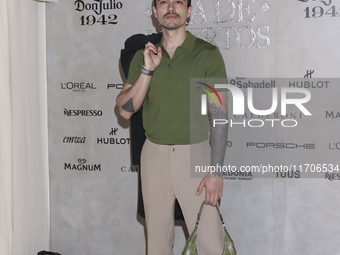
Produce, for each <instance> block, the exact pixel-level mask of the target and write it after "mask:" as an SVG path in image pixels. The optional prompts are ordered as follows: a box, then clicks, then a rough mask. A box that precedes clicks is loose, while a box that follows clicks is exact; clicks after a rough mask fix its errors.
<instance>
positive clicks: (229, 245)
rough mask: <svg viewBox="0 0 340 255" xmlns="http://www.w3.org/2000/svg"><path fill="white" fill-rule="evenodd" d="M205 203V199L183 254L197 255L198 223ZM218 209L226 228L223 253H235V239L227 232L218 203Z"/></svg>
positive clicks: (223, 254) (227, 254)
mask: <svg viewBox="0 0 340 255" xmlns="http://www.w3.org/2000/svg"><path fill="white" fill-rule="evenodd" d="M204 203H205V201H203V203H202V205H201V208H200V210H199V212H198V215H197V221H196V225H195V228H194V230H193V231H192V233H191V235H190V237H189V238H188V240H187V242H186V244H185V247H184V249H183V251H182V255H197V250H196V238H197V227H198V223H199V221H200V218H201V214H202V209H203V206H204ZM216 209H217V212H218V215H219V216H220V219H221V222H222V226H223V228H224V249H223V252H222V255H235V254H236V250H235V246H234V242H233V240H231V238H230V236H229V234H228V232H227V229H226V227H225V224H224V222H223V218H222V215H221V213H220V209H219V208H218V205H216Z"/></svg>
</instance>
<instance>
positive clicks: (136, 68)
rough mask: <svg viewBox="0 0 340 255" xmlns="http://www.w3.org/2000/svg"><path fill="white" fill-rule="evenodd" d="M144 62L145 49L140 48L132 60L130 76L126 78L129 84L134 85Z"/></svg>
mask: <svg viewBox="0 0 340 255" xmlns="http://www.w3.org/2000/svg"><path fill="white" fill-rule="evenodd" d="M143 63H144V59H143V51H142V50H139V51H137V52H136V54H135V55H134V57H133V58H132V60H131V63H130V67H129V73H128V78H127V79H126V83H127V84H131V85H133V84H134V83H135V81H136V80H137V78H138V77H139V75H140V72H141V69H142V66H143Z"/></svg>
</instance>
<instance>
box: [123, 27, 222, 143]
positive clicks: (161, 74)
mask: <svg viewBox="0 0 340 255" xmlns="http://www.w3.org/2000/svg"><path fill="white" fill-rule="evenodd" d="M155 46H156V47H158V46H161V47H162V61H161V64H160V65H159V66H158V67H157V68H156V69H155V71H154V74H153V77H152V79H151V82H150V85H149V88H148V92H147V95H146V97H145V100H144V102H143V127H144V129H145V136H146V137H147V138H148V139H149V140H150V141H151V142H154V143H157V144H168V145H173V144H189V143H190V78H226V70H225V65H224V61H223V58H222V56H221V53H220V51H219V50H218V48H217V47H215V46H213V45H212V44H210V43H207V42H205V41H203V40H201V39H199V38H196V37H195V36H193V35H192V34H191V33H190V32H188V31H187V36H186V38H185V40H184V42H183V43H182V45H181V46H179V47H177V49H176V51H175V53H174V55H173V57H172V58H170V56H169V54H168V53H167V51H166V50H165V49H164V48H163V39H162V40H161V42H160V43H158V44H156V45H155ZM143 50H144V49H142V50H139V51H138V52H136V54H135V56H134V58H133V59H132V61H131V64H130V69H129V75H128V78H127V81H126V83H128V84H131V85H133V84H134V82H135V81H136V80H137V78H138V76H139V75H140V73H141V68H142V66H143V65H144V60H143ZM203 126H204V128H203V131H202V130H200V132H198V133H199V134H200V137H201V139H199V140H200V141H204V140H207V139H208V132H209V130H210V125H209V123H208V120H206V123H204V124H203ZM200 141H197V142H200Z"/></svg>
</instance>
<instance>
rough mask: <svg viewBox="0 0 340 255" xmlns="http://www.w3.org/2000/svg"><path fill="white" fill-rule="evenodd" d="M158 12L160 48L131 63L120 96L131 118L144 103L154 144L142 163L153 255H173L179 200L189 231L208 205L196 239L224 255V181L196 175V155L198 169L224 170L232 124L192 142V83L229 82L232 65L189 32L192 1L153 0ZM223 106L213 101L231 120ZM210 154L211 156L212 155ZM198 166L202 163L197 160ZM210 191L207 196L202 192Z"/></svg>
mask: <svg viewBox="0 0 340 255" xmlns="http://www.w3.org/2000/svg"><path fill="white" fill-rule="evenodd" d="M153 11H154V15H155V17H156V18H157V20H158V22H159V24H160V26H161V27H162V33H163V36H162V40H161V42H160V43H159V44H156V45H154V44H152V43H150V42H148V43H147V44H146V45H145V49H143V50H142V51H139V52H137V53H136V55H135V57H134V59H133V60H132V62H131V65H130V70H129V75H128V78H127V81H126V84H125V85H124V88H123V89H122V91H121V92H120V94H119V95H118V97H117V105H118V107H119V112H120V114H121V116H123V117H124V118H126V119H129V118H130V117H131V116H132V115H133V114H134V113H135V112H136V111H138V110H139V109H140V107H141V106H142V105H143V126H144V129H145V135H146V137H147V140H146V142H145V144H144V146H143V150H142V158H141V169H143V170H142V173H141V178H142V192H143V200H144V206H145V216H146V227H147V242H148V253H149V255H172V254H173V252H172V246H173V243H174V222H173V209H174V201H175V198H177V200H178V202H179V204H180V206H181V208H182V212H183V215H184V218H185V221H186V225H187V227H188V230H189V232H191V231H192V230H193V228H194V225H195V221H196V216H197V212H198V209H199V207H200V204H201V202H202V201H203V200H204V199H205V201H206V204H208V206H206V208H204V212H203V215H202V219H201V222H200V227H199V234H198V238H197V249H198V254H200V255H215V254H216V255H217V254H218V255H220V254H221V253H222V250H223V244H224V240H223V233H222V231H221V223H220V219H219V216H218V214H217V212H216V209H215V208H214V207H213V206H216V204H217V203H218V200H219V199H220V198H221V197H222V191H223V179H222V178H221V177H220V176H215V175H211V174H207V175H206V176H205V177H204V178H203V179H197V178H190V173H189V168H190V158H195V159H196V160H197V164H201V165H207V162H208V161H209V163H210V160H211V164H212V165H214V166H216V165H220V166H221V165H223V160H224V153H225V147H226V142H227V130H226V126H227V125H220V126H221V127H218V128H214V129H212V130H211V137H210V143H211V151H210V147H209V144H208V142H207V138H208V132H205V134H204V135H203V136H202V138H201V141H198V142H197V143H195V144H190V102H189V101H190V78H224V77H226V72H225V66H224V62H223V59H222V57H221V54H220V52H219V50H218V49H217V48H216V47H214V46H212V45H211V44H208V43H206V42H204V41H202V40H200V39H198V38H196V37H194V36H193V35H192V34H191V33H189V32H187V31H186V30H185V26H186V20H187V18H189V17H190V15H191V11H192V6H191V1H190V0H177V1H176V0H154V6H153ZM220 97H221V99H222V105H223V106H221V105H220V106H215V105H214V104H213V103H210V102H209V109H210V115H211V117H212V118H215V119H217V118H219V119H227V94H226V92H221V93H220ZM210 154H211V157H210ZM195 164H196V161H195ZM203 188H204V189H205V194H204V193H202V190H203Z"/></svg>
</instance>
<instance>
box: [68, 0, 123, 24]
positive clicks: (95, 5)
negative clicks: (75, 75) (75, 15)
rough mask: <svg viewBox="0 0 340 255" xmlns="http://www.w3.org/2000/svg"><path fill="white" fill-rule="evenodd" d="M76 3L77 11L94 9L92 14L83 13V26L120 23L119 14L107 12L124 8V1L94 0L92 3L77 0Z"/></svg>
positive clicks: (81, 18) (81, 20)
mask: <svg viewBox="0 0 340 255" xmlns="http://www.w3.org/2000/svg"><path fill="white" fill-rule="evenodd" d="M74 5H75V7H76V8H75V11H78V12H83V11H93V14H92V15H83V16H81V17H80V25H81V26H85V25H86V26H93V25H116V24H117V23H118V20H117V19H118V16H117V14H115V13H107V12H108V11H111V10H120V9H122V8H123V3H122V2H120V1H116V0H109V1H105V0H93V2H92V3H87V2H85V1H83V0H76V1H75V2H74ZM104 12H105V13H104Z"/></svg>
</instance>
